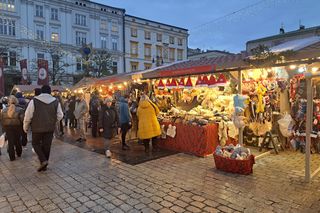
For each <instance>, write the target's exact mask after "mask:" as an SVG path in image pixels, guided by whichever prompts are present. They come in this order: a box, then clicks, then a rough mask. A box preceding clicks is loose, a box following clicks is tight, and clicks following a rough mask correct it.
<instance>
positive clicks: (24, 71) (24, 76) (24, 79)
mask: <svg viewBox="0 0 320 213" xmlns="http://www.w3.org/2000/svg"><path fill="white" fill-rule="evenodd" d="M20 69H21V84H22V85H26V84H28V64H27V59H23V60H21V61H20Z"/></svg>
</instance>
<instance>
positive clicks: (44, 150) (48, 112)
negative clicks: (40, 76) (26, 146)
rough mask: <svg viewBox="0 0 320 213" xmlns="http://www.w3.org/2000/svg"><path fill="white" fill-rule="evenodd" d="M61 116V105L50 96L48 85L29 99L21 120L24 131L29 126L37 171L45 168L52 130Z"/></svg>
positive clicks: (26, 130)
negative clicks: (37, 159) (38, 165)
mask: <svg viewBox="0 0 320 213" xmlns="http://www.w3.org/2000/svg"><path fill="white" fill-rule="evenodd" d="M62 118H63V112H62V109H61V105H60V103H59V101H58V100H57V99H56V98H54V97H53V96H51V88H50V86H47V85H44V86H42V88H41V94H40V95H39V96H36V97H34V99H33V100H31V101H30V103H29V105H28V107H27V110H26V113H25V117H24V121H23V130H24V131H25V132H26V133H27V132H28V130H29V128H30V126H31V131H32V146H33V148H34V151H35V152H36V153H37V155H38V158H39V161H40V167H39V168H38V172H41V171H45V170H47V166H48V161H49V156H50V150H51V144H52V139H53V132H54V130H55V128H56V123H57V122H58V121H60V120H61V119H62Z"/></svg>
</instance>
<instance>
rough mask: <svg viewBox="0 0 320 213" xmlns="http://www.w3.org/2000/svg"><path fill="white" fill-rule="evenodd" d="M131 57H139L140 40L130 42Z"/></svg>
mask: <svg viewBox="0 0 320 213" xmlns="http://www.w3.org/2000/svg"><path fill="white" fill-rule="evenodd" d="M130 53H131V57H138V42H133V41H131V42H130Z"/></svg>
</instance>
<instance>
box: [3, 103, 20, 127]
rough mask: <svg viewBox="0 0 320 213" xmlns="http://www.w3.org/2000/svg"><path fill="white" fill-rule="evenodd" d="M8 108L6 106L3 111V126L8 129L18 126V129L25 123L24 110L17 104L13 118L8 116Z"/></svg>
mask: <svg viewBox="0 0 320 213" xmlns="http://www.w3.org/2000/svg"><path fill="white" fill-rule="evenodd" d="M8 109H9V108H5V109H4V110H3V111H2V112H1V124H2V126H3V129H4V130H5V131H6V129H8V128H13V127H14V128H17V131H18V130H20V129H21V128H22V125H23V117H24V110H23V109H22V108H21V107H19V106H16V110H15V113H14V115H13V117H12V118H10V117H9V116H8Z"/></svg>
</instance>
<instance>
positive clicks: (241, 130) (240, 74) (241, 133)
mask: <svg viewBox="0 0 320 213" xmlns="http://www.w3.org/2000/svg"><path fill="white" fill-rule="evenodd" d="M238 94H239V95H242V72H241V69H239V70H238ZM238 137H239V138H238V140H239V142H238V143H239V144H240V145H241V146H243V127H242V128H239V136H238Z"/></svg>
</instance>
